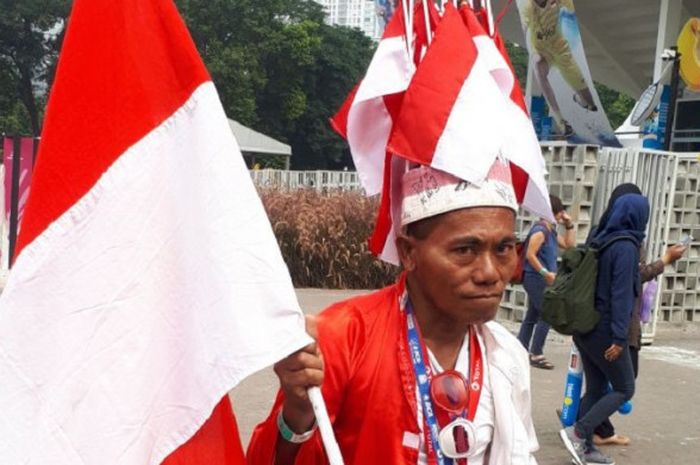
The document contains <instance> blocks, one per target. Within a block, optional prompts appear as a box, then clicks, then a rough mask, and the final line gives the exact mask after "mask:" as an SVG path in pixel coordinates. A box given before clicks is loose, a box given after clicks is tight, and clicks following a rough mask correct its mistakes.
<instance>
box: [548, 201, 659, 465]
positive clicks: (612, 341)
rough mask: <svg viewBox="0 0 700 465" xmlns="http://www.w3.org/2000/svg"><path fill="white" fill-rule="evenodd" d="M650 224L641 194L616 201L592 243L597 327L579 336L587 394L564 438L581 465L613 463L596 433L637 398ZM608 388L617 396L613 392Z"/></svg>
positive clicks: (562, 431)
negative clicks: (635, 351)
mask: <svg viewBox="0 0 700 465" xmlns="http://www.w3.org/2000/svg"><path fill="white" fill-rule="evenodd" d="M648 220H649V202H648V200H647V199H646V197H644V196H642V195H639V194H625V195H622V196H621V197H619V198H618V199H616V200H615V201H614V203H613V206H612V209H611V210H610V213H609V215H608V217H607V219H606V221H605V222H604V223H603V222H601V225H600V226H599V228H598V230H597V231H596V233H595V235H594V237H593V239H592V241H591V243H592V244H593V245H594V246H596V247H597V248H598V249H599V250H600V253H599V256H598V276H597V281H596V294H595V306H596V309H597V310H598V312H599V313H600V321H599V322H598V324H597V325H596V327H595V328H594V329H593V330H592V331H591V332H589V333H587V334H585V335H574V343H575V344H576V346H577V347H578V349H579V352H580V353H581V360H582V361H583V370H584V373H585V379H586V394H585V395H584V396H583V398H582V399H581V407H580V412H579V419H578V421H577V422H576V423H575V424H574V425H572V426H569V427H567V428H565V429H563V430H561V433H560V436H561V438H562V441H563V442H564V444H565V445H566V447H567V449H568V450H569V452H570V453H571V455H572V456H573V458H574V462H575V463H577V464H578V465H584V464H586V463H601V464H606V463H607V464H611V463H614V462H613V460H612V459H611V458H610V457H607V456H605V455H604V454H603V453H602V452H600V451H599V450H598V449H597V448H596V447H595V446H594V444H593V442H592V438H593V433H594V430H595V428H596V427H597V426H598V425H600V424H601V423H602V422H603V421H604V420H605V419H607V418H608V417H609V416H610V415H611V414H612V413H613V412H615V411H616V410H617V409H618V408H619V407H620V405H622V404H623V403H624V402H625V401H627V400H629V399H631V398H632V395H633V394H634V384H635V380H634V369H633V367H632V358H631V356H630V351H629V345H628V343H627V338H628V334H629V326H630V320H631V318H632V311H633V309H634V305H635V300H636V298H637V297H638V296H639V295H640V294H641V281H640V277H639V250H640V247H641V244H642V241H643V240H644V236H645V231H646V227H647V222H648ZM608 384H611V385H612V390H611V391H609V392H608Z"/></svg>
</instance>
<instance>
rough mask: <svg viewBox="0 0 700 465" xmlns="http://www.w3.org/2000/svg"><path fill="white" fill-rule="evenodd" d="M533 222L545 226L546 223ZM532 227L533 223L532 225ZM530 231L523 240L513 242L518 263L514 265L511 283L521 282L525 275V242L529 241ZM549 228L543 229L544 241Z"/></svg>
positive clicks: (547, 237)
mask: <svg viewBox="0 0 700 465" xmlns="http://www.w3.org/2000/svg"><path fill="white" fill-rule="evenodd" d="M535 224H543V225H545V226H546V223H544V222H543V221H538V222H537V223H535ZM533 227H534V225H533ZM531 233H532V230H530V233H529V234H528V235H527V238H526V239H525V240H524V241H518V243H517V244H515V253H516V254H518V264H517V265H516V266H515V270H514V271H513V276H511V278H510V283H511V284H522V283H523V278H524V277H525V260H527V244H528V242H529V241H530V234H531ZM549 234H550V231H549V228H547V227H545V230H544V240H545V242H546V241H547V239H549Z"/></svg>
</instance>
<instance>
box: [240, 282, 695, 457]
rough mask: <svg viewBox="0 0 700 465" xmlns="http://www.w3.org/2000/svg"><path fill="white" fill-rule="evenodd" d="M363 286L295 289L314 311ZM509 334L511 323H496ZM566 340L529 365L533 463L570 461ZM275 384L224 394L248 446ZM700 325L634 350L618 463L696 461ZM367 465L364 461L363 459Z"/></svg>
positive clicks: (251, 382)
mask: <svg viewBox="0 0 700 465" xmlns="http://www.w3.org/2000/svg"><path fill="white" fill-rule="evenodd" d="M362 293H364V291H337V290H320V289H299V290H297V294H298V296H299V301H300V303H301V306H302V308H303V309H304V311H305V312H306V313H311V314H314V313H317V312H319V311H320V310H322V309H323V308H325V307H326V306H327V305H328V304H330V303H332V302H337V301H339V300H343V299H346V298H348V297H351V296H353V295H358V294H362ZM502 323H503V324H504V325H505V326H506V327H507V328H509V329H510V330H511V331H512V332H514V333H515V332H517V329H518V324H514V323H511V322H502ZM570 344H571V342H570V338H566V337H564V336H560V335H558V334H556V333H554V332H553V331H552V332H551V333H550V337H549V339H548V341H547V345H546V347H545V354H546V355H547V357H548V358H549V360H550V361H551V362H552V363H554V364H555V369H554V370H540V369H536V368H533V369H532V370H533V371H532V391H533V406H532V410H533V418H534V422H535V429H536V431H537V436H538V439H539V442H540V450H539V451H538V452H537V453H536V457H537V461H538V463H539V464H540V465H569V464H570V463H571V459H570V457H569V455H568V453H567V452H566V451H565V449H564V447H563V445H562V444H561V442H560V439H559V435H558V431H559V428H560V426H559V422H558V418H557V417H556V414H555V409H556V408H560V407H561V403H562V400H563V393H564V381H565V377H566V364H567V362H568V355H569V347H570ZM277 388H278V382H277V378H276V377H275V375H274V373H273V372H272V369H270V368H268V369H265V370H263V371H261V372H259V373H256V374H255V375H253V376H251V377H249V378H248V379H246V380H245V381H244V382H243V383H241V384H240V385H239V386H237V387H236V388H235V389H234V390H233V391H232V392H231V398H232V400H233V405H234V409H235V411H236V416H237V418H238V422H239V427H240V432H241V439H242V440H243V444H244V446H245V445H247V443H248V440H249V438H250V434H251V432H252V430H253V428H254V427H255V425H256V424H257V423H259V422H260V421H262V420H263V419H264V418H265V417H266V416H267V415H268V413H269V410H270V407H271V405H272V401H273V399H274V396H275V394H276V392H277ZM698 388H700V326H692V325H690V326H670V325H668V326H661V327H660V328H659V329H658V331H657V335H656V337H655V339H654V342H653V344H652V345H650V346H645V347H644V348H643V349H642V351H641V357H640V369H639V379H638V381H637V390H636V394H635V396H634V399H633V400H632V405H633V409H632V412H631V413H630V414H629V415H625V416H622V415H618V414H615V416H614V417H613V423H614V424H615V426H616V428H617V431H618V432H619V433H622V434H625V435H627V436H629V437H630V438H631V439H632V442H631V444H630V445H629V446H626V447H620V446H610V447H604V448H603V450H604V451H605V452H607V453H609V454H611V455H612V456H613V457H614V458H615V460H616V463H617V465H626V464H632V465H695V464H700V396H699V395H698ZM368 465H371V464H368Z"/></svg>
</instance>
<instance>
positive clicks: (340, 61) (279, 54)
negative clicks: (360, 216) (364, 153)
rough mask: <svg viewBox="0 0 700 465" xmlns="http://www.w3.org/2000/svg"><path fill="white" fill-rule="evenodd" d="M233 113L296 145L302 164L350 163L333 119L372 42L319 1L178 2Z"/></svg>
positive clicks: (296, 159) (294, 160)
mask: <svg viewBox="0 0 700 465" xmlns="http://www.w3.org/2000/svg"><path fill="white" fill-rule="evenodd" d="M177 3H178V6H179V8H180V11H181V12H182V14H183V16H184V18H185V20H186V21H187V24H188V27H189V28H190V31H191V33H192V36H193V38H194V40H195V43H196V44H197V47H198V49H199V51H200V53H201V54H202V57H203V58H204V61H205V63H206V64H207V67H208V69H209V71H210V73H211V75H212V79H213V80H214V83H215V84H216V86H217V89H218V90H219V93H220V95H221V99H222V102H223V104H224V108H225V110H226V112H227V114H228V115H229V117H231V118H233V119H236V120H237V121H240V122H241V123H243V124H246V125H248V126H251V127H253V128H254V129H256V130H259V131H261V132H264V133H266V134H269V135H271V136H272V137H275V138H278V139H280V140H282V141H285V142H287V143H289V144H290V145H292V149H293V152H294V155H293V157H292V165H293V166H294V167H297V168H312V167H313V168H334V167H341V166H351V162H350V160H349V158H350V157H349V151H348V150H347V146H346V144H345V143H344V142H343V141H342V140H341V139H340V138H339V137H337V136H336V135H335V134H334V133H333V132H332V131H331V130H330V127H329V125H328V118H329V117H330V116H331V115H332V114H333V113H334V112H335V110H336V109H337V107H338V106H340V104H341V103H342V101H343V99H344V97H345V95H346V94H347V93H348V92H349V91H350V89H351V88H352V86H353V85H354V84H355V82H356V81H357V80H358V79H359V78H360V76H361V75H362V73H363V72H364V71H365V69H366V67H367V64H368V63H369V60H370V58H371V54H372V50H373V43H372V41H371V40H369V39H368V38H366V37H365V36H364V35H363V34H362V33H361V32H359V31H357V30H352V29H348V28H342V27H338V26H328V25H326V24H324V23H323V19H324V12H323V9H322V7H321V6H320V5H319V4H318V3H316V2H315V1H313V0H296V1H288V0H267V1H265V2H261V1H253V0H212V1H207V0H179V1H177Z"/></svg>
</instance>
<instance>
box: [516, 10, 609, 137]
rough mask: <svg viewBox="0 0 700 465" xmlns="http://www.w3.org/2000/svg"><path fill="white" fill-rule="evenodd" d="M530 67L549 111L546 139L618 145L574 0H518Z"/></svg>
mask: <svg viewBox="0 0 700 465" xmlns="http://www.w3.org/2000/svg"><path fill="white" fill-rule="evenodd" d="M517 4H518V10H519V11H520V20H521V22H522V25H523V30H524V32H525V38H526V41H527V48H528V52H529V55H530V66H531V67H532V69H533V71H534V73H533V74H534V75H535V76H536V79H537V82H538V84H539V87H540V89H541V90H542V94H543V95H544V97H545V99H546V101H547V105H548V106H549V113H550V115H551V116H552V130H551V135H550V139H554V140H557V139H558V140H564V139H565V140H567V141H568V142H571V143H589V144H599V145H605V146H615V147H619V146H620V143H619V142H618V140H617V138H616V137H615V134H614V133H613V130H612V128H611V127H610V122H609V121H608V118H607V116H606V115H605V111H604V110H603V107H602V105H601V103H600V99H599V98H598V94H597V93H596V90H595V87H594V86H593V80H592V79H591V74H590V71H589V69H588V63H587V61H586V54H585V52H584V50H583V44H582V42H581V34H580V31H579V26H578V20H577V19H576V11H575V9H574V3H573V0H518V1H517Z"/></svg>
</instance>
